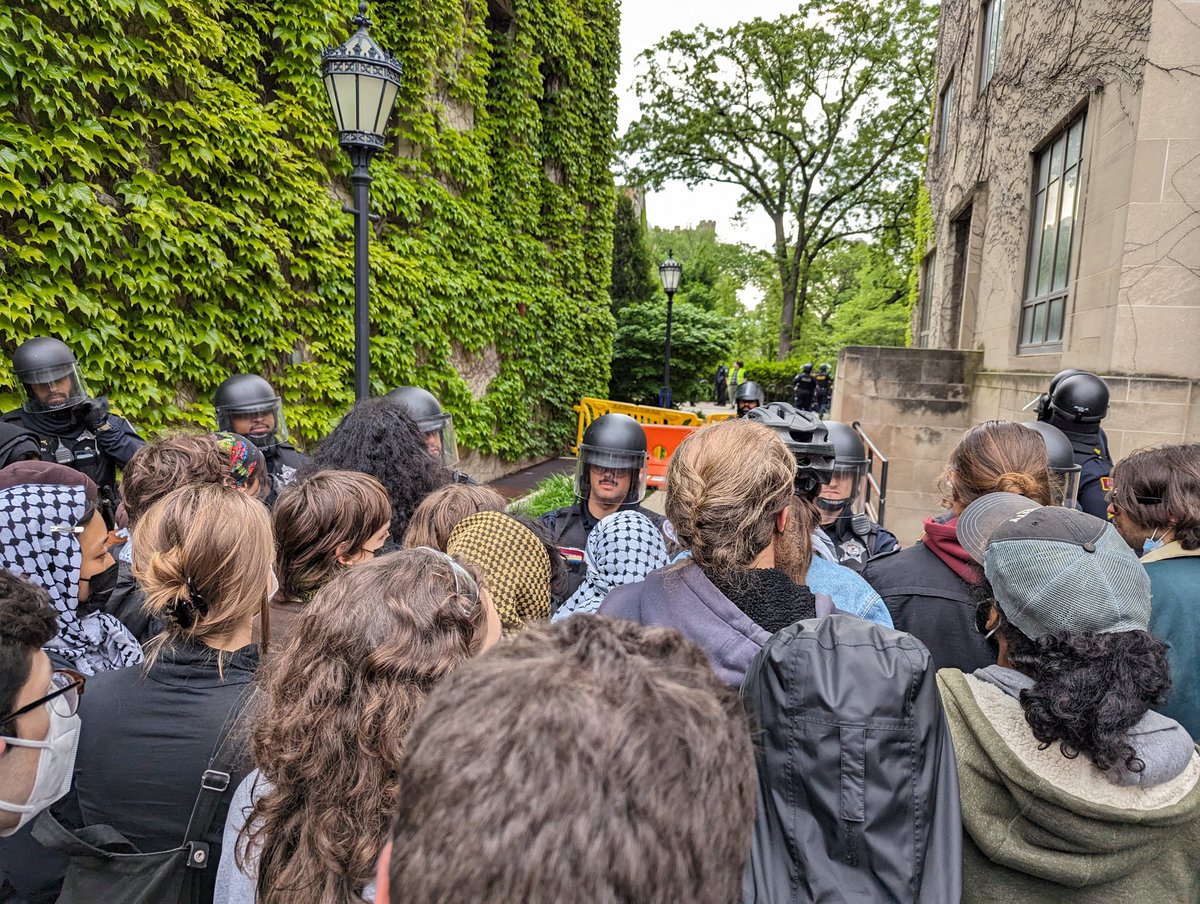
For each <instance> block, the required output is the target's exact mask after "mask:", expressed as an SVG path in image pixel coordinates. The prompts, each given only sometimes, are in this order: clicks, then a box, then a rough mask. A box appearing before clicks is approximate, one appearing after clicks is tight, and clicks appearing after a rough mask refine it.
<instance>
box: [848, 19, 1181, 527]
mask: <svg viewBox="0 0 1200 904" xmlns="http://www.w3.org/2000/svg"><path fill="white" fill-rule="evenodd" d="M1198 48H1200V2H1197V0H1075V2H1070V0H1038V2H1036V3H1035V2H1033V0H982V2H981V0H945V2H943V4H942V10H941V27H940V37H939V44H938V51H937V73H938V76H937V77H938V83H937V85H938V94H937V102H936V105H935V112H934V122H933V129H932V134H931V139H930V148H929V163H928V168H927V171H926V184H927V186H928V189H929V196H930V202H931V208H932V214H933V217H932V219H933V234H932V240H931V242H930V243H929V246H928V248H927V249H926V252H927V253H926V256H925V259H924V262H923V265H922V268H921V270H922V272H921V293H920V302H919V305H918V307H917V310H916V311H915V313H914V317H913V346H914V347H913V348H911V349H884V350H872V349H845V350H844V351H843V355H842V359H841V363H840V365H839V369H838V388H839V392H838V393H837V399H835V406H834V415H835V416H840V417H841V418H842V419H847V420H856V419H857V420H861V421H862V422H863V426H864V427H865V428H866V430H867V431H868V433H872V434H873V435H877V436H878V437H879V439H878V441H879V444H880V446H881V447H883V448H884V449H885V450H887V451H889V452H890V454H891V456H892V458H893V460H894V461H895V465H894V467H893V479H892V487H893V489H892V491H891V493H889V497H890V501H889V506H888V508H889V517H888V522H889V523H888V526H889V527H890V528H892V529H894V530H896V531H897V532H898V533H899V534H900V535H901V537H902V539H904V540H907V541H909V542H911V541H912V540H914V539H915V538H916V536H917V535H919V533H920V519H921V518H922V517H924V516H925V515H927V514H929V513H931V512H933V511H935V510H936V509H937V505H938V502H937V499H938V497H937V492H936V491H935V489H934V488H933V486H932V479H933V478H934V477H936V476H937V474H938V473H940V467H941V463H942V462H944V461H945V457H946V454H947V453H948V452H949V451H950V449H951V448H952V447H953V445H954V442H955V441H956V440H957V438H958V436H959V435H961V433H962V431H963V430H964V429H966V428H967V427H968V426H970V425H971V424H973V423H977V422H978V421H981V420H985V419H988V418H996V417H1000V418H1011V419H1016V420H1028V419H1030V418H1031V417H1032V414H1031V413H1030V412H1028V411H1024V410H1023V408H1024V406H1025V405H1026V403H1027V402H1029V400H1030V399H1032V398H1033V397H1034V396H1035V395H1036V394H1037V393H1038V392H1040V391H1042V390H1043V389H1044V387H1045V384H1046V382H1047V381H1048V378H1049V377H1050V376H1051V375H1053V374H1054V373H1056V372H1058V371H1059V370H1062V369H1064V368H1068V367H1076V368H1081V369H1085V370H1090V371H1093V372H1095V373H1098V374H1101V375H1102V376H1104V377H1105V379H1106V380H1107V381H1108V382H1109V385H1110V388H1111V390H1112V406H1111V413H1110V416H1109V418H1108V419H1107V420H1106V421H1105V428H1106V430H1107V431H1108V433H1109V436H1110V438H1111V439H1112V452H1113V455H1114V457H1115V458H1119V457H1120V456H1122V455H1124V454H1127V453H1128V452H1130V451H1132V450H1133V449H1135V448H1138V447H1140V446H1143V445H1147V444H1150V443H1154V442H1171V441H1173V442H1179V441H1181V440H1183V439H1189V440H1194V439H1197V438H1200V50H1198ZM872 368H877V370H872ZM893 493H894V494H895V495H892V494H893Z"/></svg>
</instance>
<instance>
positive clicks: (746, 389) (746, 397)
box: [733, 380, 766, 417]
mask: <svg viewBox="0 0 1200 904" xmlns="http://www.w3.org/2000/svg"><path fill="white" fill-rule="evenodd" d="M764 401H766V395H765V393H763V388H762V387H761V386H759V385H758V384H757V383H755V382H754V381H753V380H747V381H746V382H745V383H742V384H741V385H739V386H738V388H737V392H736V393H735V394H734V396H733V404H734V406H735V407H736V408H737V409H738V417H745V416H746V412H745V411H743V410H742V406H741V404H740V403H742V402H753V403H754V407H755V408H758V407H759V406H761V405H762V403H763V402H764ZM746 410H747V411H748V410H750V409H746Z"/></svg>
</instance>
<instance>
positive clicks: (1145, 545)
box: [1142, 531, 1163, 556]
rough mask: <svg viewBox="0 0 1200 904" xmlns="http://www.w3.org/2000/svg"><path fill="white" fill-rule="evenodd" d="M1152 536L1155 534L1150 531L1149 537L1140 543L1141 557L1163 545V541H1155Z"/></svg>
mask: <svg viewBox="0 0 1200 904" xmlns="http://www.w3.org/2000/svg"><path fill="white" fill-rule="evenodd" d="M1154 534H1155V532H1154V531H1151V533H1150V536H1149V537H1147V538H1146V539H1145V540H1143V541H1142V555H1144V556H1145V555H1149V554H1150V553H1152V552H1154V550H1156V549H1158V548H1159V547H1160V546H1162V545H1163V541H1162V540H1157V539H1155V537H1154Z"/></svg>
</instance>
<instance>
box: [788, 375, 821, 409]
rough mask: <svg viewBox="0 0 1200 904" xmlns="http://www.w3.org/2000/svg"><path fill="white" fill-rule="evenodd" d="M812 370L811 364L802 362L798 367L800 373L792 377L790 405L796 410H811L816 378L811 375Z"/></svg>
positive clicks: (815, 390) (815, 389)
mask: <svg viewBox="0 0 1200 904" xmlns="http://www.w3.org/2000/svg"><path fill="white" fill-rule="evenodd" d="M812 370H813V366H812V364H804V365H802V366H801V367H800V373H798V374H796V376H795V377H794V378H793V379H792V405H793V406H794V407H795V408H796V410H797V411H812V410H813V397H814V396H815V395H816V392H817V378H816V377H814V376H813V372H812Z"/></svg>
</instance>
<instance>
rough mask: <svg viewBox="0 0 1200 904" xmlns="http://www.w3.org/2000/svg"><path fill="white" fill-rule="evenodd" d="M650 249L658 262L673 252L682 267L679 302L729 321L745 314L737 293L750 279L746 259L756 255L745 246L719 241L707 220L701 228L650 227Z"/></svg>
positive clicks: (712, 224) (701, 224)
mask: <svg viewBox="0 0 1200 904" xmlns="http://www.w3.org/2000/svg"><path fill="white" fill-rule="evenodd" d="M650 248H651V252H652V254H653V255H654V259H655V260H656V261H661V260H663V259H665V258H666V256H667V252H671V253H672V254H674V255H675V259H676V260H678V261H679V262H680V263H681V264H683V279H682V281H681V282H680V283H679V292H678V294H676V296H675V300H676V301H683V302H687V303H688V304H694V305H697V306H698V307H702V308H704V309H705V310H706V311H714V312H716V313H718V314H724V315H725V316H726V317H736V316H737V315H739V314H740V313H741V312H742V306H741V304H740V303H739V302H738V297H737V293H738V290H740V289H741V288H742V287H743V286H745V285H746V283H747V282H748V281H749V279H750V277H751V267H750V265H749V263H748V260H747V255H749V254H752V253H753V252H752V251H751V250H750V249H748V248H746V247H745V246H743V245H733V244H729V243H727V242H721V241H719V240H718V239H717V224H716V223H715V222H713V221H712V220H705V221H703V222H701V223H700V225H699V226H689V227H680V226H676V227H675V228H673V229H660V228H657V227H651V229H650ZM658 291H659V292H661V291H662V289H661V288H660V289H659V290H658Z"/></svg>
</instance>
